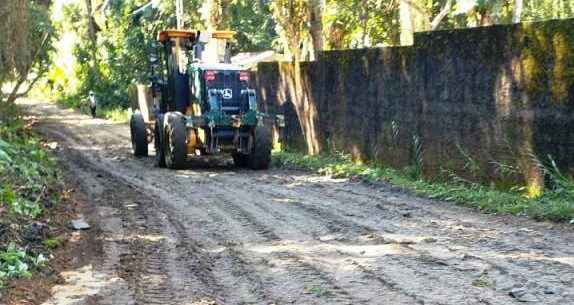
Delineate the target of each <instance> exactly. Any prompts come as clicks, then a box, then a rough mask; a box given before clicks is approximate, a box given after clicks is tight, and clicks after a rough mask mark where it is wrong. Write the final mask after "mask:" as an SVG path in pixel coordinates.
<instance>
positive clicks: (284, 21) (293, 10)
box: [271, 0, 309, 62]
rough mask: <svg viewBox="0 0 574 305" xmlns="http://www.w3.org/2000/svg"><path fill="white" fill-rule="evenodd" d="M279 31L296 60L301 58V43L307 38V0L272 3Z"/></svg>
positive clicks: (285, 0) (276, 0) (284, 0)
mask: <svg viewBox="0 0 574 305" xmlns="http://www.w3.org/2000/svg"><path fill="white" fill-rule="evenodd" d="M271 8H272V11H273V17H274V18H275V22H276V23H277V33H278V34H279V36H280V37H281V40H282V41H283V42H284V45H285V46H286V47H287V51H288V55H289V57H291V59H292V60H293V61H294V62H299V61H300V60H301V43H302V42H303V39H304V38H306V37H305V36H306V35H305V34H306V24H307V20H308V12H309V10H308V7H307V1H305V0H274V1H273V3H272V5H271Z"/></svg>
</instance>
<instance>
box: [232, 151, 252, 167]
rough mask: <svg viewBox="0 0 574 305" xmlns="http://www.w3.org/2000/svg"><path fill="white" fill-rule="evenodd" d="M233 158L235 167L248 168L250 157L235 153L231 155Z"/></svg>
mask: <svg viewBox="0 0 574 305" xmlns="http://www.w3.org/2000/svg"><path fill="white" fill-rule="evenodd" d="M231 157H233V164H234V165H235V167H246V166H247V161H248V159H249V156H248V155H244V154H241V153H234V154H232V155H231Z"/></svg>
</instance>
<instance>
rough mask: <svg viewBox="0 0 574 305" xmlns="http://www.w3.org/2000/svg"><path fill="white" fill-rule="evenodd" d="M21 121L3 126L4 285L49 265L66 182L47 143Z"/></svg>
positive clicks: (0, 232) (0, 239) (0, 278)
mask: <svg viewBox="0 0 574 305" xmlns="http://www.w3.org/2000/svg"><path fill="white" fill-rule="evenodd" d="M30 125H31V124H29V123H25V122H24V121H22V120H19V119H18V120H13V121H11V122H0V287H3V286H4V285H5V284H6V282H7V281H8V280H10V279H13V278H19V277H30V276H32V272H33V271H35V270H37V269H38V268H41V267H43V266H45V265H46V263H47V261H48V258H49V256H50V255H49V250H50V249H53V248H55V247H54V245H53V243H52V244H50V243H45V241H48V240H50V239H53V238H54V237H55V235H57V234H58V232H59V230H60V226H61V224H60V223H59V222H58V217H54V216H55V215H54V212H53V210H54V209H55V208H56V207H58V205H59V204H60V202H61V199H62V195H61V194H62V190H63V184H62V180H61V176H60V174H59V173H58V170H57V166H56V162H55V160H54V158H53V157H52V156H51V155H50V153H49V152H48V151H47V146H49V145H47V144H46V143H42V142H41V140H40V139H39V138H38V137H37V136H36V135H34V134H33V133H32V131H31V126H30Z"/></svg>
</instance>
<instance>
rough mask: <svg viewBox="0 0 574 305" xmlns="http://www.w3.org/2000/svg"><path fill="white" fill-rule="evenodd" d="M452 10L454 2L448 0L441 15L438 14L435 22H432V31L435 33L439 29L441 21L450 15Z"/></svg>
mask: <svg viewBox="0 0 574 305" xmlns="http://www.w3.org/2000/svg"><path fill="white" fill-rule="evenodd" d="M451 9H452V0H447V1H446V2H445V4H444V6H443V7H442V9H441V10H440V13H438V15H436V17H434V19H433V21H432V22H431V31H434V30H436V29H437V28H438V27H439V25H440V23H441V21H442V20H443V19H444V18H445V17H446V16H447V15H448V13H449V12H450V10H451Z"/></svg>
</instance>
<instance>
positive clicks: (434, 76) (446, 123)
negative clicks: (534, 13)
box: [256, 20, 574, 190]
mask: <svg viewBox="0 0 574 305" xmlns="http://www.w3.org/2000/svg"><path fill="white" fill-rule="evenodd" d="M296 76H299V77H296ZM256 82H257V87H258V90H259V97H260V101H261V103H262V104H261V107H262V108H264V109H266V110H268V111H270V112H276V113H282V114H284V115H285V116H286V123H287V126H286V128H285V133H284V135H285V139H284V140H285V143H286V145H287V147H290V148H296V149H304V150H306V151H308V152H310V153H317V152H321V151H333V150H337V151H345V152H348V153H351V154H352V155H353V157H354V158H355V159H357V160H370V161H377V162H381V163H383V164H386V165H390V166H394V167H399V168H400V167H405V166H409V165H411V164H412V163H413V159H414V158H415V156H416V154H415V153H414V151H415V145H414V143H415V138H416V139H418V141H419V142H420V143H421V144H420V147H421V148H422V159H423V164H424V166H423V170H424V173H425V175H426V176H427V177H438V176H443V175H446V174H447V173H448V172H449V171H454V172H456V173H457V174H458V175H460V176H464V177H467V178H472V179H474V180H480V181H493V180H494V181H497V182H499V183H507V182H512V183H515V182H516V180H524V181H527V182H528V183H529V185H530V186H531V187H533V190H536V188H537V187H538V186H540V185H542V184H543V182H544V181H543V180H544V177H543V175H542V172H541V171H540V169H539V167H538V166H537V163H538V162H539V160H543V159H545V158H546V156H547V155H551V156H552V157H553V158H554V159H555V160H556V161H558V163H559V165H560V167H561V168H562V169H563V170H564V171H567V172H569V173H570V174H572V173H574V20H562V21H549V22H543V23H532V24H522V25H512V26H494V27H486V28H477V29H469V30H457V31H439V32H431V33H419V34H417V35H416V36H415V45H414V46H413V47H389V48H379V49H362V50H344V51H328V52H325V53H323V54H322V55H321V56H320V57H319V59H318V60H317V61H316V62H305V63H301V65H300V66H295V65H293V64H291V63H262V64H260V65H259V66H258V72H257V77H256Z"/></svg>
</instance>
